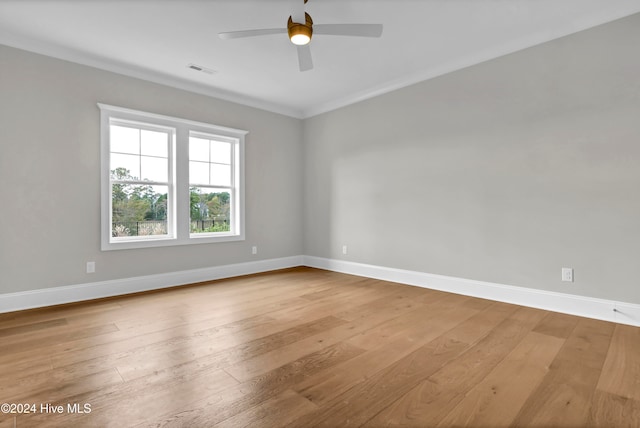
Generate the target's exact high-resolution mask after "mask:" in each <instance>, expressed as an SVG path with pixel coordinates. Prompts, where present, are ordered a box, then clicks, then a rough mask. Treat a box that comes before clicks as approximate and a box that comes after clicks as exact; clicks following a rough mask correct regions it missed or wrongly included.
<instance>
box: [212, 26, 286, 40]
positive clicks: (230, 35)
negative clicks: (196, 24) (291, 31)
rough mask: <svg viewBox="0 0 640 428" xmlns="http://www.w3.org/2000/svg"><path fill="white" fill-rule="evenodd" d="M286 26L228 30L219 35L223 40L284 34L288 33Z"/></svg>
mask: <svg viewBox="0 0 640 428" xmlns="http://www.w3.org/2000/svg"><path fill="white" fill-rule="evenodd" d="M286 32H287V29H286V28H263V29H261V30H244V31H227V32H225V33H218V37H220V38H221V39H223V40H228V39H240V38H242V37H256V36H268V35H270V34H283V33H286Z"/></svg>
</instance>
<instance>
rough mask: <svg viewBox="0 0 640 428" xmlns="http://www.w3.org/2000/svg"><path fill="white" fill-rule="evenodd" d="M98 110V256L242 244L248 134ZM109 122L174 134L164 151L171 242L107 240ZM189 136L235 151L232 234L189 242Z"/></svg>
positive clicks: (117, 109)
mask: <svg viewBox="0 0 640 428" xmlns="http://www.w3.org/2000/svg"><path fill="white" fill-rule="evenodd" d="M98 107H99V108H100V177H101V179H100V183H101V185H100V204H101V207H100V213H101V214H100V225H101V227H100V229H101V237H100V238H101V239H100V242H101V249H102V250H103V251H109V250H119V249H132V248H148V247H163V246H174V245H190V244H204V243H218V242H230V241H243V240H244V239H245V209H244V207H245V201H244V199H245V187H244V143H245V136H246V135H247V134H248V131H244V130H240V129H234V128H227V127H223V126H219V125H214V124H210V123H205V122H197V121H193V120H188V119H181V118H177V117H172V116H165V115H160V114H155V113H147V112H143V111H139V110H133V109H128V108H124V107H117V106H112V105H108V104H103V103H98ZM112 118H113V119H115V120H120V121H125V122H127V121H128V122H139V123H141V124H145V123H146V124H149V125H154V126H158V127H166V128H171V129H174V134H173V141H172V144H171V147H170V148H169V151H170V153H169V158H170V161H169V164H170V167H169V175H170V176H169V187H170V188H172V189H170V191H172V193H173V196H174V197H173V201H171V202H172V203H171V202H170V206H169V207H168V209H170V210H172V213H173V215H169V214H168V215H167V221H171V222H172V224H171V225H167V229H168V230H173V236H166V235H162V236H151V237H149V236H146V237H144V238H143V239H135V238H134V239H127V240H122V241H117V242H113V241H112V240H111V216H112V212H111V182H110V147H109V125H110V121H111V119H112ZM194 133H202V134H207V135H213V136H217V137H221V138H224V139H225V140H227V139H228V140H229V141H231V142H232V144H236V145H237V146H236V147H237V155H238V159H236V161H237V168H235V169H236V173H235V174H236V176H235V177H234V178H235V179H236V180H237V185H236V186H235V191H236V192H237V193H238V195H237V197H236V200H235V215H234V218H233V221H235V228H234V229H232V232H224V233H221V234H213V233H208V234H206V235H204V236H192V234H191V233H190V223H191V220H190V210H189V204H190V202H189V194H190V191H189V189H190V187H189V135H190V134H194Z"/></svg>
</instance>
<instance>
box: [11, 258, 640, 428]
mask: <svg viewBox="0 0 640 428" xmlns="http://www.w3.org/2000/svg"><path fill="white" fill-rule="evenodd" d="M639 335H640V329H638V328H634V327H629V326H621V325H618V326H615V325H614V324H610V323H605V322H601V321H595V320H589V319H584V318H579V317H573V316H570V315H563V314H557V313H551V312H546V311H542V310H538V309H531V308H523V307H519V306H515V305H509V304H506V303H498V302H490V301H487V300H483V299H476V298H471V297H465V296H460V295H454V294H448V293H444V292H441V291H435V290H427V289H423V288H418V287H410V286H407V285H403V284H398V283H392V282H387V281H382V280H375V279H369V278H363V277H359V276H352V275H345V274H341V273H337V272H329V271H323V270H319V269H312V268H304V267H299V268H292V269H285V270H281V271H275V272H268V273H263V274H257V275H248V276H244V277H236V278H230V279H226V280H217V281H210V282H207V283H201V284H194V285H192V286H185V287H176V288H172V289H166V290H161V291H154V292H146V293H138V294H134V295H129V296H121V297H116V298H108V299H102V300H98V301H94V302H84V303H77V304H71V305H61V306H57V307H52V308H43V309H36V310H29V311H23V312H15V313H11V314H0V379H1V381H0V402H20V401H21V402H34V403H38V404H40V403H51V404H63V405H65V404H67V403H80V404H83V403H89V404H91V406H92V412H91V413H90V414H68V413H65V414H32V415H18V416H17V417H16V418H13V416H12V415H3V414H0V428H3V427H8V426H13V424H14V422H15V424H16V426H17V427H20V428H24V427H37V428H41V427H62V426H64V427H68V426H69V427H83V428H84V427H101V428H102V427H110V426H114V427H122V426H127V427H138V428H141V427H208V426H215V425H216V424H218V426H234V427H235V426H252V427H269V428H271V427H274V426H290V427H296V428H297V427H305V428H306V427H311V426H331V427H345V426H369V427H379V426H396V425H404V426H410V427H421V428H422V427H428V426H437V425H440V426H492V427H494V426H539V427H543V426H544V427H548V426H553V427H558V428H569V427H572V428H573V427H577V426H594V427H595V426H599V427H607V428H610V427H637V426H640V404H639V403H640V400H639V399H638V394H639V393H638V391H639V390H640V387H639V386H638V382H639V381H638V376H639V373H640V368H639V366H638V364H639V360H640V358H638V355H639V354H640V349H639V348H638V346H639V344H640V336H639ZM554 353H555V354H554ZM554 355H555V357H554ZM550 360H552V361H551V363H549V361H550ZM547 367H548V369H547Z"/></svg>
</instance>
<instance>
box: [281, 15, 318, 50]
mask: <svg viewBox="0 0 640 428" xmlns="http://www.w3.org/2000/svg"><path fill="white" fill-rule="evenodd" d="M304 15H305V21H306V22H305V23H304V24H300V23H297V22H293V19H291V17H289V22H287V32H288V33H289V40H291V43H293V44H294V45H298V46H303V45H306V44H308V43H309V42H310V41H311V36H312V35H313V21H312V20H311V17H310V16H309V14H308V13H305V14H304Z"/></svg>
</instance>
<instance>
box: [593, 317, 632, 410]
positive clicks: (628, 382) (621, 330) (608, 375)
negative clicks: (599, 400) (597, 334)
mask: <svg viewBox="0 0 640 428" xmlns="http://www.w3.org/2000/svg"><path fill="white" fill-rule="evenodd" d="M598 389H600V390H602V391H605V392H609V393H611V394H615V395H619V396H621V397H626V398H632V399H634V400H638V401H640V328H637V327H631V326H628V325H617V326H616V327H615V330H614V332H613V337H612V339H611V346H610V347H609V352H608V353H607V359H606V360H605V362H604V367H603V368H602V374H601V375H600V379H599V381H598Z"/></svg>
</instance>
